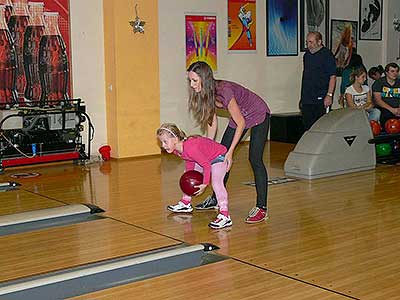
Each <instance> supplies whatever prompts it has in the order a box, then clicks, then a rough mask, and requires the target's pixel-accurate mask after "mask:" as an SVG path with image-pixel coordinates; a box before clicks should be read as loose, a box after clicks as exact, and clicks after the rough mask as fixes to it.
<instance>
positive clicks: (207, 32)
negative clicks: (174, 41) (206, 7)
mask: <svg viewBox="0 0 400 300" xmlns="http://www.w3.org/2000/svg"><path fill="white" fill-rule="evenodd" d="M185 28H186V29H185V30H186V68H188V67H189V66H190V65H191V64H192V63H194V62H196V61H204V62H206V63H207V64H208V65H209V66H210V67H211V69H212V70H213V71H216V70H217V17H216V16H211V15H186V16H185Z"/></svg>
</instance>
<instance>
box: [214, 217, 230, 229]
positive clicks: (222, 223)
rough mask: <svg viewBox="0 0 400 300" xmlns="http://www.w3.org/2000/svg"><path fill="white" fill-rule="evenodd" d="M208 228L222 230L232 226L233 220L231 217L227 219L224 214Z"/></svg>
mask: <svg viewBox="0 0 400 300" xmlns="http://www.w3.org/2000/svg"><path fill="white" fill-rule="evenodd" d="M208 226H209V227H211V228H213V229H221V228H225V227H229V226H232V220H231V217H230V216H227V217H226V216H224V215H223V214H218V216H217V218H216V219H215V220H214V221H212V222H211V223H210V224H208Z"/></svg>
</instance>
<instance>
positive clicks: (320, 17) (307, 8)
mask: <svg viewBox="0 0 400 300" xmlns="http://www.w3.org/2000/svg"><path fill="white" fill-rule="evenodd" d="M310 31H318V32H320V33H321V34H322V39H323V40H322V41H323V44H324V46H325V47H328V33H329V0H300V50H301V51H305V50H306V49H307V44H306V38H307V34H308V33H309V32H310Z"/></svg>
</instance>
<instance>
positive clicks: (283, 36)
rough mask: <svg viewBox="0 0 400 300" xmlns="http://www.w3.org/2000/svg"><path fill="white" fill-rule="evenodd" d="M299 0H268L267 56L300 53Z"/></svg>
mask: <svg viewBox="0 0 400 300" xmlns="http://www.w3.org/2000/svg"><path fill="white" fill-rule="evenodd" d="M297 7H298V1H297V0H267V12H266V15H267V56H287V55H298V37H297V31H298V25H297V19H298V17H297V11H298V10H297Z"/></svg>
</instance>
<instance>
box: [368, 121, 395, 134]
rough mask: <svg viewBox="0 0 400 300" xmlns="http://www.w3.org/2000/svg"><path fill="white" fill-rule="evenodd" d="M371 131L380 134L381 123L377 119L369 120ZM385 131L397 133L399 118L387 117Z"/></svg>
mask: <svg viewBox="0 0 400 300" xmlns="http://www.w3.org/2000/svg"><path fill="white" fill-rule="evenodd" d="M369 123H370V125H371V129H372V133H373V134H374V136H377V135H380V134H381V132H382V128H381V125H380V124H379V123H378V122H377V121H374V120H372V121H370V122H369ZM384 129H385V132H386V133H387V134H397V133H400V119H389V120H387V121H386V123H385V127H384Z"/></svg>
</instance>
